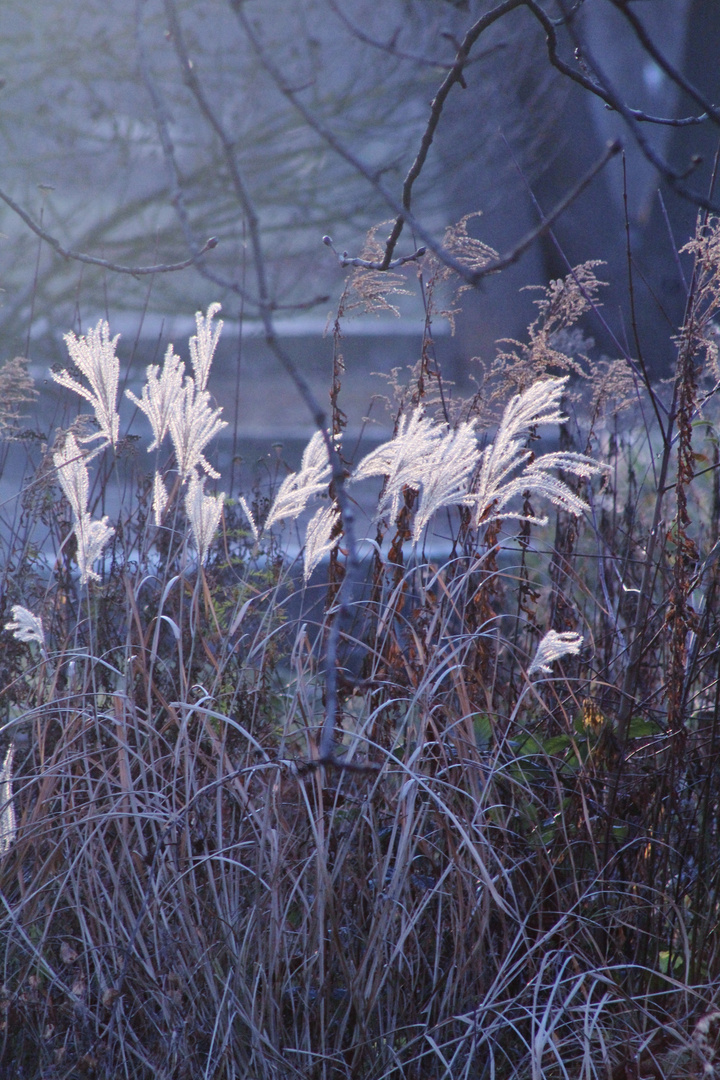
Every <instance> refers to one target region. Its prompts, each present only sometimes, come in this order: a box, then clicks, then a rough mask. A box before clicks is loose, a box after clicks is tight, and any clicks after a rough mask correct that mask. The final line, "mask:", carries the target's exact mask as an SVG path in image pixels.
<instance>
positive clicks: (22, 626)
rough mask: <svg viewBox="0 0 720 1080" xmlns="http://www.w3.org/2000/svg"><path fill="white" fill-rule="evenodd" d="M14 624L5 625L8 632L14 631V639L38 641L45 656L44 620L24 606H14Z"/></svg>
mask: <svg viewBox="0 0 720 1080" xmlns="http://www.w3.org/2000/svg"><path fill="white" fill-rule="evenodd" d="M12 617H13V621H12V622H6V623H5V629H6V630H12V633H13V637H14V638H16V639H17V640H18V641H36V642H37V643H38V645H39V646H40V649H41V651H42V653H43V656H44V655H45V631H44V630H43V622H42V618H41V617H40V616H39V615H33V613H32V611H29V610H28V609H27V608H26V607H23V606H22V604H13V606H12Z"/></svg>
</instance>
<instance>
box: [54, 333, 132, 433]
mask: <svg viewBox="0 0 720 1080" xmlns="http://www.w3.org/2000/svg"><path fill="white" fill-rule="evenodd" d="M119 337H120V335H119V334H116V335H115V337H114V338H112V340H111V338H110V327H109V326H108V324H107V323H106V322H105V320H104V319H101V320H100V321H99V323H98V324H97V326H96V327H95V328H94V329H93V330H89V331H88V333H87V335H85V336H83V337H79V338H77V337H76V336H75V334H65V335H64V339H65V344H66V345H67V347H68V352H69V353H70V357H71V359H72V361H73V363H74V364H75V367H76V368H77V369H78V371H80V373H81V374H82V375H84V376H85V378H86V379H87V381H88V383H89V386H84V385H83V384H82V383H81V382H79V381H78V380H77V379H76V378H74V376H72V375H71V374H70V373H69V372H68V371H65V370H63V371H60V372H53V373H52V377H53V379H54V380H55V382H56V383H59V385H60V386H67V388H68V389H69V390H74V392H75V393H76V394H79V395H80V397H83V398H85V400H86V401H89V402H90V404H91V405H92V407H93V411H94V413H95V419H96V420H97V422H98V425H99V427H100V431H98V432H96V433H95V434H94V435H90V436H88V437H87V441H88V442H89V441H90V440H92V439H105V441H106V442H108V443H111V444H112V445H113V446H115V444H116V442H117V439H118V433H119V429H120V417H119V416H118V413H117V392H118V383H119V380H120V361H119V360H118V358H117V356H116V355H115V347H116V345H117V343H118V339H119Z"/></svg>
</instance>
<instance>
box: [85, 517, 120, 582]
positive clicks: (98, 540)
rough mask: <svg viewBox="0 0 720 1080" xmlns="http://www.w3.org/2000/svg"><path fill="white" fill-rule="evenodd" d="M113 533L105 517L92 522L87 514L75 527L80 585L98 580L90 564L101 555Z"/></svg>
mask: <svg viewBox="0 0 720 1080" xmlns="http://www.w3.org/2000/svg"><path fill="white" fill-rule="evenodd" d="M114 533H115V530H114V528H113V527H112V525H108V519H107V516H106V517H103V518H102V519H101V520H100V521H93V520H92V519H91V517H90V515H89V514H85V516H84V517H83V518H82V520H81V521H78V522H77V523H76V525H75V536H76V537H77V542H78V552H77V561H78V567H79V569H80V584H81V585H84V584H85V583H86V582H87V580H88V578H93V579H94V580H95V581H99V580H100V575H99V574H96V573H95V571H94V570H93V569H92V564H93V563H94V562H97V560H98V559H99V558H100V556H101V555H102V551H103V548H104V547H105V545H106V544H107V542H108V540H109V539H110V537H111V536H113V534H114Z"/></svg>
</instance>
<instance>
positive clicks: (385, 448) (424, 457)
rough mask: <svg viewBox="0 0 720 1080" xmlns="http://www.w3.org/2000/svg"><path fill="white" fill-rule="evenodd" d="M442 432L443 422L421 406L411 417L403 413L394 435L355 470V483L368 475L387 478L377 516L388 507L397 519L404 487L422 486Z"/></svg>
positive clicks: (392, 515) (415, 487)
mask: <svg viewBox="0 0 720 1080" xmlns="http://www.w3.org/2000/svg"><path fill="white" fill-rule="evenodd" d="M442 435H443V430H442V427H441V425H440V424H438V423H436V421H434V420H433V419H432V418H431V417H429V416H425V415H423V410H422V409H421V408H419V409H416V410H415V412H413V413H411V414H410V415H409V416H408V415H407V414H403V415H402V416H401V417H400V422H399V424H398V429H397V433H396V434H395V437H394V438H393V439H391V440H390V442H386V443H383V444H382V445H381V446H378V447H376V449H375V450H372V451H371V452H370V453H369V454H368V455H367V456H366V457H364V458H363V459H362V461H361V462H360V464H359V465H358V467H357V469H356V470H355V472H354V473H353V476H352V480H353V482H354V481H356V480H364V479H365V478H366V477H368V476H384V477H386V481H385V488H384V491H383V495H382V498H381V499H380V502H379V503H378V510H377V517H382V516H383V514H384V513H385V512H386V511H387V509H388V507H389V509H390V518H391V520H392V521H394V520H395V519H396V518H397V515H398V511H399V509H400V500H401V498H402V495H403V489H404V488H406V487H409V488H414V489H416V490H418V489H419V488H420V487H421V485H422V482H423V478H424V476H425V471H426V470H425V465H426V463H427V462H428V461H432V460H434V454H435V451H436V449H437V447H438V444H439V443H440V441H441V440H442Z"/></svg>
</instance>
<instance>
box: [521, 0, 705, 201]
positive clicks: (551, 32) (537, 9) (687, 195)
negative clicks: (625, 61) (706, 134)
mask: <svg viewBox="0 0 720 1080" xmlns="http://www.w3.org/2000/svg"><path fill="white" fill-rule="evenodd" d="M524 4H525V6H526V7H527V9H528V11H530V12H532V14H533V15H534V16H535V18H536V19H537V20H538V22H539V23H540V24H541V25H542V27H543V29H544V30H545V32H546V41H547V50H548V57H549V59H550V63H551V64H552V65H553V67H554V68H556V69H557V70H558V71H560V72H561V73H562V74H563V75H566V76H567V77H568V78H569V79H572V81H573V82H576V83H578V85H579V86H582V87H583V88H584V89H585V90H588V91H589V92H590V93H591V94H594V95H595V96H596V97H599V98H600V99H601V100H602V101H604V102H605V103H606V105H608V106H609V107H610V108H611V109H613V110H614V111H615V112H617V113H619V114H620V116H622V118H623V120H624V121H625V123H626V124H627V125H628V127H629V129H630V131H631V132H632V136H633V138H634V140H635V142H636V143H637V145H638V147H639V148H640V150H641V151H642V153H643V155H644V156H645V158H646V159H647V161H649V162H650V164H651V165H653V166H654V167H655V168H656V169H657V171H658V172H659V173H660V175H661V176H662V177H663V178H664V179H665V180H666V181H667V183H668V184H669V185H670V186H671V187H672V189H673V190H674V191H675V192H676V194H678V195H680V196H681V198H683V199H686V200H687V201H688V202H690V203H692V204H693V205H694V206H698V207H701V208H702V209H703V210H707V211H709V212H710V213H720V204H718V203H714V202H712V201H711V200H709V199H706V198H705V196H704V195H703V194H702V193H701V192H699V191H693V190H692V188H689V187H687V185H686V184H685V183H683V181H684V180H686V179H687V177H688V176H689V175H690V174H691V173H692V172H693V171H694V169H695V168H697V166H698V164H699V161H697V160H695V159H693V160H691V161H690V162H689V163H688V166H687V168H686V169H685V170H684V171H682V172H679V171H678V170H677V169H673V168H672V166H671V165H670V164H669V163H668V162H667V161H665V160H664V158H662V157H661V156H660V154H658V153H657V151H656V150H655V149H654V148H653V147H652V146H651V145H650V143H649V142H648V140H647V139H646V137H645V136H644V134H643V133H642V131H641V130H640V126H639V122H640V120H646V121H647V122H657V120H656V119H655V118H653V117H649V116H646V115H644V114H643V115H641V116H640V115H637V113H636V111H635V110H633V109H630V108H629V107H628V106H627V105H626V104H625V103H624V101H623V100H622V99H621V97H620V96H619V95H618V94H616V93H615V91H614V90H613V89H612V86H611V83H610V81H609V80H608V79H607V77H606V76H605V75H604V74H603V72H602V70H601V68H600V66H599V64H598V63H597V61H596V60H594V59H593V57H592V56H591V54H590V52H589V50H588V49H587V46H586V45H585V44H584V43H583V42H581V41H580V40H579V38H578V36H577V34H576V33H575V30H574V27H573V23H572V20H571V19H566V20H565V25H566V26H567V29H568V32H569V33H570V35H571V38H572V40H573V42H574V44H575V45H576V47H577V49H579V50H580V52H581V54H582V57H583V60H584V61H585V62H586V63H587V64H588V66H589V67H590V68H592V70H593V71H594V74H595V77H596V79H597V82H593V80H592V79H589V78H588V77H587V76H586V75H583V74H582V72H579V71H577V70H576V69H575V68H573V67H571V66H570V65H569V64H567V63H566V62H565V61H564V60H562V59H561V57H560V56H559V55H558V51H557V34H556V31H555V24H554V23H553V21H552V19H550V18H549V16H548V15H547V13H546V12H545V11H544V10H543V9H542V7H541V6H540V4H538V3H537V2H536V0H524Z"/></svg>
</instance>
